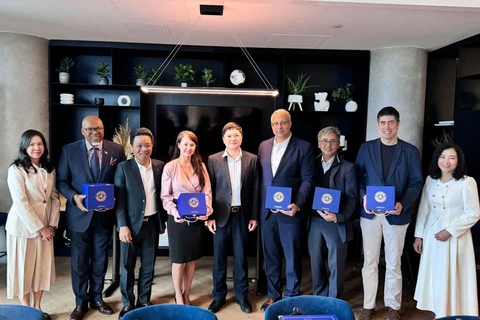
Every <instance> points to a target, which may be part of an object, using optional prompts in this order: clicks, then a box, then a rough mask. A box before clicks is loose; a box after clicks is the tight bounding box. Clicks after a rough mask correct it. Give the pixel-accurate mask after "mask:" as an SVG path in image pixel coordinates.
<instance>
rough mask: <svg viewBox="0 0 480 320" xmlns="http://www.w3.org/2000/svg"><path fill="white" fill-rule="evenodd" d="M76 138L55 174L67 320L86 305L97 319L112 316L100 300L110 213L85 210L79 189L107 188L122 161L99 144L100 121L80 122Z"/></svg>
mask: <svg viewBox="0 0 480 320" xmlns="http://www.w3.org/2000/svg"><path fill="white" fill-rule="evenodd" d="M82 135H83V136H84V137H85V139H84V140H79V141H77V142H73V143H70V144H68V145H66V146H64V147H63V150H62V154H61V155H60V160H59V162H58V170H57V189H58V191H60V193H61V194H62V195H63V196H64V197H65V198H67V210H66V214H65V220H66V225H67V229H68V230H70V235H71V260H72V287H73V292H74V294H75V302H76V307H75V310H73V312H72V314H71V315H70V319H71V320H81V319H83V317H84V316H85V313H86V312H87V310H88V303H90V307H91V308H94V309H97V310H98V311H99V312H100V313H102V314H107V315H110V314H113V310H112V308H111V307H110V306H109V305H108V304H106V303H105V302H104V301H103V300H102V291H103V282H104V278H105V272H106V271H107V263H108V261H107V254H108V244H109V242H110V238H111V231H112V227H113V224H114V222H115V217H114V212H113V210H106V211H102V212H97V211H93V210H87V209H86V208H85V206H84V203H83V199H85V195H82V184H85V183H88V184H93V183H113V177H114V174H115V169H116V167H117V164H118V163H119V162H121V161H123V160H125V154H124V152H123V148H122V147H121V146H120V145H118V144H116V143H113V142H111V141H107V140H103V136H104V128H103V123H102V120H100V118H98V117H96V116H88V117H86V118H85V119H83V121H82Z"/></svg>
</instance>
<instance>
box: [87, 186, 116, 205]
mask: <svg viewBox="0 0 480 320" xmlns="http://www.w3.org/2000/svg"><path fill="white" fill-rule="evenodd" d="M82 194H83V195H86V198H85V208H87V209H88V210H103V209H111V208H113V207H114V206H115V200H114V196H115V187H114V185H113V184H111V183H92V184H87V183H86V184H82Z"/></svg>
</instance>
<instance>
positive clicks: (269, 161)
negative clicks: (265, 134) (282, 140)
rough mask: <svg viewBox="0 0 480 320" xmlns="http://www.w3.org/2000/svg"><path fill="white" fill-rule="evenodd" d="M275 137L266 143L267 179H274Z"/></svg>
mask: <svg viewBox="0 0 480 320" xmlns="http://www.w3.org/2000/svg"><path fill="white" fill-rule="evenodd" d="M273 139H274V138H271V139H270V140H267V142H266V143H265V147H264V149H265V159H266V164H267V166H266V167H267V168H268V170H265V172H264V175H265V180H266V181H272V180H273V172H272V149H273ZM277 171H278V170H277Z"/></svg>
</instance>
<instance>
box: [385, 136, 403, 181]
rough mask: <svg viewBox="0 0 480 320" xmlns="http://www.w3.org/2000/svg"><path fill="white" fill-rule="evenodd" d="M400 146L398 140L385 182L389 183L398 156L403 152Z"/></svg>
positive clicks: (398, 158)
mask: <svg viewBox="0 0 480 320" xmlns="http://www.w3.org/2000/svg"><path fill="white" fill-rule="evenodd" d="M402 145H403V144H402V140H400V139H398V142H397V147H396V148H395V153H394V154H393V160H392V164H391V165H390V170H389V171H388V178H387V181H385V182H388V181H390V179H391V178H392V175H393V173H394V172H395V168H396V167H397V164H398V161H399V160H400V155H401V154H402V151H403V148H402Z"/></svg>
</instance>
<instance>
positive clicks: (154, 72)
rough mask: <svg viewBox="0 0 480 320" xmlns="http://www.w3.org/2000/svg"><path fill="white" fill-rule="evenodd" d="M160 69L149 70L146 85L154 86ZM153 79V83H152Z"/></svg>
mask: <svg viewBox="0 0 480 320" xmlns="http://www.w3.org/2000/svg"><path fill="white" fill-rule="evenodd" d="M159 70H160V68H152V69H150V74H149V75H148V76H147V83H148V85H150V86H154V85H155V84H156V83H157V81H158V75H159V72H158V71H159ZM154 79H155V81H153V80H154Z"/></svg>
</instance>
